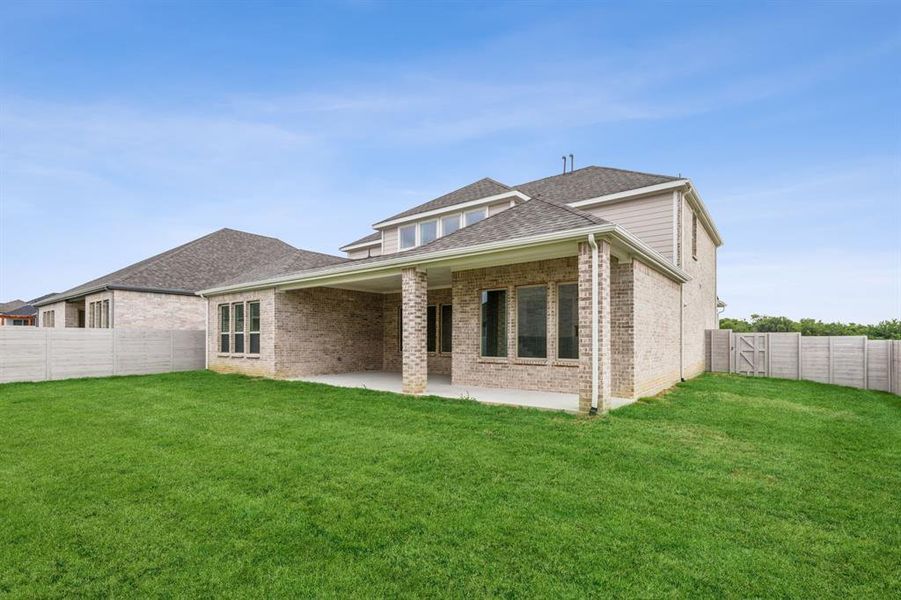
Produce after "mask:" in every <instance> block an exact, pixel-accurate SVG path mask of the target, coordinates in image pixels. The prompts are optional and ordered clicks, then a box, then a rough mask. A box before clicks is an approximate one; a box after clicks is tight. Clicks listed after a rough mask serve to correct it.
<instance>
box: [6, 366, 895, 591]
mask: <svg viewBox="0 0 901 600" xmlns="http://www.w3.org/2000/svg"><path fill="white" fill-rule="evenodd" d="M899 509H901V398H898V397H895V396H890V395H888V394H882V393H876V392H866V391H861V390H853V389H848V388H839V387H832V386H826V385H820V384H815V383H807V382H793V381H780V380H763V379H758V380H751V379H743V378H738V377H733V376H717V375H707V376H704V377H701V378H698V379H696V380H694V381H692V382H690V383H686V384H683V385H681V386H679V387H678V388H677V389H675V390H674V391H672V392H671V393H669V394H668V395H666V396H664V397H662V398H658V399H653V400H649V401H644V402H640V403H638V404H635V405H632V406H629V407H626V408H623V409H620V410H618V411H616V412H614V413H612V414H611V415H609V416H607V417H604V418H591V419H587V418H581V417H576V416H570V415H565V414H562V413H552V412H541V411H535V410H525V409H515V408H504V407H496V406H495V407H492V406H483V405H480V404H476V403H473V402H466V401H453V400H442V399H437V398H408V397H403V396H398V395H394V394H388V393H379V392H370V391H365V390H348V389H339V388H331V387H327V386H321V385H315V384H305V383H292V382H276V381H268V380H261V379H252V378H246V377H241V376H226V375H216V374H212V373H204V372H197V373H182V374H168V375H157V376H148V377H122V378H111V379H91V380H72V381H61V382H51V383H38V384H10V385H5V386H0V596H4V595H9V596H11V597H48V596H50V597H52V596H64V595H75V594H77V595H104V596H105V595H115V596H120V597H130V596H134V595H154V596H191V597H195V596H206V597H213V596H217V597H218V596H229V597H242V596H255V597H267V596H299V595H300V596H310V595H316V596H351V595H353V596H357V595H366V596H407V597H414V596H415V597H422V596H456V597H470V596H485V595H490V596H523V595H535V596H567V597H577V596H584V595H585V594H586V593H596V594H603V595H620V596H626V595H628V596H643V597H648V596H692V597H694V596H707V597H723V596H730V597H739V596H741V597H749V596H758V597H789V596H794V597H826V596H831V597H837V598H838V597H841V598H847V597H858V598H864V597H866V598H873V597H890V596H894V597H898V595H899V594H901V579H899V569H898V565H899V564H901V520H899V514H901V511H899Z"/></svg>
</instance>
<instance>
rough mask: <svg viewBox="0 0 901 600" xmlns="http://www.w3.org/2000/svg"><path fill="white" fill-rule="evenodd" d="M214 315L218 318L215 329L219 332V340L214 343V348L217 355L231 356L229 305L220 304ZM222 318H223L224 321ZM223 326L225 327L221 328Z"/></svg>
mask: <svg viewBox="0 0 901 600" xmlns="http://www.w3.org/2000/svg"><path fill="white" fill-rule="evenodd" d="M216 314H217V316H218V318H219V326H218V327H217V328H216V329H217V330H218V331H219V340H218V342H217V343H216V348H217V349H218V351H219V354H231V348H232V345H231V330H232V325H231V304H229V303H225V304H220V305H219V310H218V311H217V313H216ZM223 316H224V317H225V318H224V319H223ZM223 324H225V325H226V326H227V327H225V328H223ZM223 340H225V342H226V343H225V348H224V349H223V344H222V341H223Z"/></svg>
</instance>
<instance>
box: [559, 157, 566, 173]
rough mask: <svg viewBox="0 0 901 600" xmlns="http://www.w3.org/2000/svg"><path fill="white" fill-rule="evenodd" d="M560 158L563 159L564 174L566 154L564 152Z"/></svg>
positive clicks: (564, 170) (564, 171)
mask: <svg viewBox="0 0 901 600" xmlns="http://www.w3.org/2000/svg"><path fill="white" fill-rule="evenodd" d="M560 158H562V159H563V174H564V175H566V155H565V154H564V155H563V156H561V157H560Z"/></svg>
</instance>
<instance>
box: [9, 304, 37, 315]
mask: <svg viewBox="0 0 901 600" xmlns="http://www.w3.org/2000/svg"><path fill="white" fill-rule="evenodd" d="M37 312H38V309H36V308H35V307H34V306H32V305H31V304H23V305H22V306H20V307H18V308H14V309H12V310H4V311H0V314H4V315H10V316H15V317H30V316H31V315H33V314H36V313H37Z"/></svg>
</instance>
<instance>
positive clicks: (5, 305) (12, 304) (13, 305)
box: [0, 300, 27, 313]
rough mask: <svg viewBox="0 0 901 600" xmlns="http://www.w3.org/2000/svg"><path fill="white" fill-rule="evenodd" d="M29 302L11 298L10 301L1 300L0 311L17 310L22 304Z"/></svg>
mask: <svg viewBox="0 0 901 600" xmlns="http://www.w3.org/2000/svg"><path fill="white" fill-rule="evenodd" d="M25 304H27V303H26V302H25V301H24V300H10V301H9V302H0V313H7V312H8V311H11V310H15V309H17V308H19V307H20V306H25Z"/></svg>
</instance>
